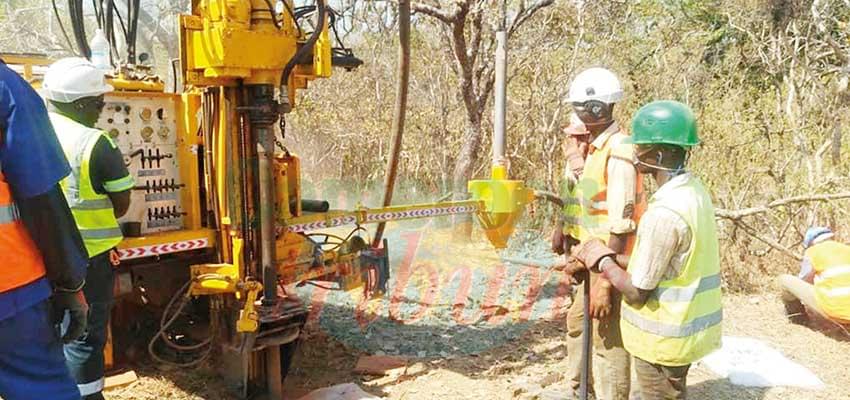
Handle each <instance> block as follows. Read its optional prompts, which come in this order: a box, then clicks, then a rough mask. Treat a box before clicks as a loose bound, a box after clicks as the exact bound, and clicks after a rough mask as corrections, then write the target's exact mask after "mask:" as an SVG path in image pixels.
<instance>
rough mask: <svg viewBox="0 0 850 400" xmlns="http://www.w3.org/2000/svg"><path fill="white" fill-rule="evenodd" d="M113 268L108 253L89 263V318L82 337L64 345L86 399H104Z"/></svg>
mask: <svg viewBox="0 0 850 400" xmlns="http://www.w3.org/2000/svg"><path fill="white" fill-rule="evenodd" d="M113 268H114V267H113V266H112V264H111V263H110V262H109V252H108V251H107V252H105V253H102V254H98V255H96V256H94V257H92V258H91V259H90V260H89V268H88V273H87V274H86V286H84V287H83V292H84V293H85V295H86V301H88V303H89V318H88V325H87V326H86V333H85V335H83V337H81V338H79V339H77V340H74V341H72V342H71V343H68V344H66V345H65V359H66V363H67V364H68V369H70V370H71V375H72V376H73V377H74V379H76V380H77V387H78V388H79V390H80V394H81V395H82V396H83V398H84V399H86V400H95V399H102V398H103V396H102V395H101V393H100V392H101V391H102V390H103V384H104V376H103V373H104V360H103V348H104V346H105V345H106V331H107V326H108V325H109V312H110V310H111V309H112V301H113V293H112V290H113V288H112V286H113V283H112V282H113V277H114V272H113Z"/></svg>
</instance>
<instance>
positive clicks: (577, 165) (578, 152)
mask: <svg viewBox="0 0 850 400" xmlns="http://www.w3.org/2000/svg"><path fill="white" fill-rule="evenodd" d="M563 133H564V142H563V146H562V148H563V152H564V155H565V156H566V161H567V162H566V165H565V166H564V179H563V180H562V181H561V188H560V196H561V200H563V201H564V206H563V207H564V209H563V212H562V213H561V215H560V216H559V218H558V221H557V223H556V224H555V229H554V230H553V231H552V251H553V252H555V253H556V254H559V255H561V254H564V252H566V251H569V249H570V248H572V246H573V245H576V244H578V239H577V238H575V237H572V236H570V235H569V232H564V220H563V217H564V215H567V214H568V213H570V211H569V210H568V208H570V207H578V201H577V200H576V199H575V187H576V183H578V180H579V178H580V177H581V174H582V172H584V159H585V158H586V157H587V148H588V146H589V145H590V140H589V138H590V132H588V131H587V127H586V126H584V122H582V121H581V119H580V118H579V117H578V115H576V113H571V114H570V123H569V125H567V126H566V127H565V128H564V129H563Z"/></svg>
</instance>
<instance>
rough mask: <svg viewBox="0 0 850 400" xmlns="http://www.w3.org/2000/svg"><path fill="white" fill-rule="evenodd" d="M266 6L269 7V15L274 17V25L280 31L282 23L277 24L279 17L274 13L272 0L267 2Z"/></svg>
mask: <svg viewBox="0 0 850 400" xmlns="http://www.w3.org/2000/svg"><path fill="white" fill-rule="evenodd" d="M266 6H268V7H269V14H270V15H271V16H272V23H273V24H274V27H275V28H277V30H280V22H277V15H275V13H274V6H273V5H272V1H271V0H266Z"/></svg>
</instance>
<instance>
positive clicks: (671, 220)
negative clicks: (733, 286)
mask: <svg viewBox="0 0 850 400" xmlns="http://www.w3.org/2000/svg"><path fill="white" fill-rule="evenodd" d="M627 141H631V142H633V143H634V144H635V145H636V146H635V147H636V152H637V153H636V156H635V158H636V160H637V161H636V163H637V165H638V169H639V170H640V171H641V173H645V174H651V175H652V176H653V178H654V180H655V182H656V184H657V186H658V190H657V191H656V192H655V194H653V196H652V198H651V199H650V201H649V207H648V209H647V210H646V213H644V214H643V216H642V217H641V221H640V225H639V226H638V228H637V242H636V244H635V249H634V252H633V253H632V255H631V257H629V258H628V259H626V257H623V256H621V255H619V254H616V252H615V251H614V250H613V249H609V248H607V246H605V244H604V243H602V242H601V241H599V240H595V241H589V242H583V243H582V245H581V248H580V249H577V251H576V252H577V254H578V255H577V257H576V258H577V259H579V260H582V261H583V263H575V264H571V265H570V266H571V267H576V268H577V269H572V270H569V272H570V273H576V272H577V271H580V270H581V269H582V268H585V267H586V268H590V269H591V270H596V271H600V272H601V273H602V274H603V275H604V276H605V277H606V278H607V279H608V280H609V281H610V282H611V283H612V284H613V285H614V287H615V288H617V290H618V291H619V292H620V293H621V294H622V297H623V304H622V312H621V317H620V318H621V321H620V329H621V330H622V334H623V344H624V345H625V347H626V350H628V351H629V353H630V354H631V355H632V356H633V363H634V367H635V371H636V375H637V382H638V389H639V390H638V392H639V394H640V398H641V400H656V399H659V400H660V399H684V398H686V396H687V375H688V370H689V368H690V366H691V364H692V363H694V362H696V361H697V360H699V359H700V358H702V357H703V356H705V355H707V354H708V353H710V352H712V351H714V350H715V349H717V348H719V347H720V334H721V321H722V314H723V313H722V308H721V297H720V252H719V245H718V241H717V227H716V225H715V221H714V206H713V205H712V202H711V196H710V195H709V193H708V190H707V189H706V188H705V187H704V186H703V184H702V182H701V181H700V180H699V178H697V177H696V176H694V175H693V174H691V173H689V172H688V171H687V170H686V164H687V160H688V156H689V150H690V149H691V148H692V147H693V146H695V145H697V144H698V143H699V139H698V136H697V123H696V119H695V118H694V115H693V113H692V112H691V110H690V108H688V106H686V105H684V104H682V103H679V102H676V101H655V102H652V103H649V104H647V105H645V106H644V107H642V108H641V109H640V110H638V112H637V113H636V114H635V116H634V120H633V121H632V136H631V138H630V139H627ZM623 266H628V268H625V267H623Z"/></svg>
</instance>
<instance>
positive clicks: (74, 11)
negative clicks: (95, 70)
mask: <svg viewBox="0 0 850 400" xmlns="http://www.w3.org/2000/svg"><path fill="white" fill-rule="evenodd" d="M68 14H69V15H70V16H71V31H72V32H73V33H74V40H75V41H76V42H77V49H78V50H79V52H80V56H82V57H84V58H90V57H91V49H90V48H89V44H88V42H87V41H86V27H85V21H84V20H83V0H68Z"/></svg>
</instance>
